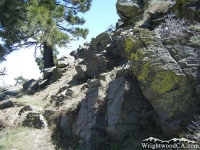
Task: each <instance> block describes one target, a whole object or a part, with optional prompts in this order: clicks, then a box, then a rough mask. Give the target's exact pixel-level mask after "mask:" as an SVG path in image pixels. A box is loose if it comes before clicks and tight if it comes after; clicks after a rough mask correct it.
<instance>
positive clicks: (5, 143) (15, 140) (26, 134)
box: [0, 127, 54, 150]
mask: <svg viewBox="0 0 200 150" xmlns="http://www.w3.org/2000/svg"><path fill="white" fill-rule="evenodd" d="M0 133H1V134H0V149H2V150H53V149H54V146H53V145H52V144H51V142H50V140H51V139H50V137H51V135H50V133H51V132H50V131H49V130H47V129H43V130H41V129H30V128H27V127H18V128H12V129H10V128H6V129H4V130H2V131H1V132H0Z"/></svg>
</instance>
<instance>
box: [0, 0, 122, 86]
mask: <svg viewBox="0 0 200 150" xmlns="http://www.w3.org/2000/svg"><path fill="white" fill-rule="evenodd" d="M116 2H117V0H93V2H92V6H91V9H90V10H89V11H88V12H86V13H84V14H80V15H81V16H83V18H84V19H85V20H86V23H85V24H84V25H83V26H81V27H83V28H88V29H89V34H88V36H87V38H86V39H81V38H80V39H79V40H78V41H73V42H71V44H70V46H71V48H58V51H59V52H60V53H59V55H58V57H61V56H63V55H66V54H69V53H70V52H71V51H73V50H76V49H77V48H78V47H79V45H83V44H84V43H85V42H90V41H91V38H92V37H96V36H97V35H99V34H100V33H102V32H104V31H105V30H106V29H107V27H108V26H109V25H111V24H113V25H115V24H116V22H117V21H118V18H119V17H118V15H117V13H116V6H115V4H116ZM4 66H5V67H6V73H7V75H6V76H4V77H2V78H0V85H1V86H3V85H14V84H15V81H14V78H15V77H17V76H20V75H22V76H23V77H25V78H27V79H38V78H40V77H41V76H42V74H41V73H40V70H39V68H38V66H37V64H36V63H35V59H34V47H32V48H27V49H20V50H18V51H15V52H13V53H11V54H9V55H8V56H7V60H6V61H5V62H3V63H2V64H0V68H2V67H4Z"/></svg>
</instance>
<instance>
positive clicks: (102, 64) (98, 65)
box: [87, 55, 109, 77]
mask: <svg viewBox="0 0 200 150" xmlns="http://www.w3.org/2000/svg"><path fill="white" fill-rule="evenodd" d="M108 61H109V59H108V58H106V57H104V56H100V55H94V56H93V57H92V58H91V60H90V61H89V62H88V64H87V75H88V76H89V77H94V76H95V75H98V74H100V73H102V72H105V71H106V67H107V63H108Z"/></svg>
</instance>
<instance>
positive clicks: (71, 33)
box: [0, 0, 92, 68]
mask: <svg viewBox="0 0 200 150" xmlns="http://www.w3.org/2000/svg"><path fill="white" fill-rule="evenodd" d="M91 2H92V0H1V1H0V37H1V38H2V40H3V44H4V46H2V47H5V49H4V51H6V49H9V50H10V52H12V51H13V50H16V49H19V48H21V47H22V46H27V47H29V46H33V45H34V46H35V50H37V49H39V48H40V49H42V51H43V62H44V68H49V67H52V66H54V60H53V54H54V52H53V51H54V50H56V45H57V46H58V47H61V46H66V45H67V44H68V43H69V42H70V41H71V40H74V39H78V38H79V37H83V38H86V36H87V34H88V29H82V28H79V27H77V25H83V24H84V23H85V20H84V19H83V18H80V17H79V16H78V13H79V12H81V13H84V12H86V11H88V10H89V9H90V6H91ZM74 26H75V27H74ZM8 53H9V52H8Z"/></svg>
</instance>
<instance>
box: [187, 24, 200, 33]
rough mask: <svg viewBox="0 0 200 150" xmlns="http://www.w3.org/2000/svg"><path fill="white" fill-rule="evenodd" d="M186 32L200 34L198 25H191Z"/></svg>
mask: <svg viewBox="0 0 200 150" xmlns="http://www.w3.org/2000/svg"><path fill="white" fill-rule="evenodd" d="M188 30H191V31H194V32H200V25H191V26H189V27H188Z"/></svg>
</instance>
